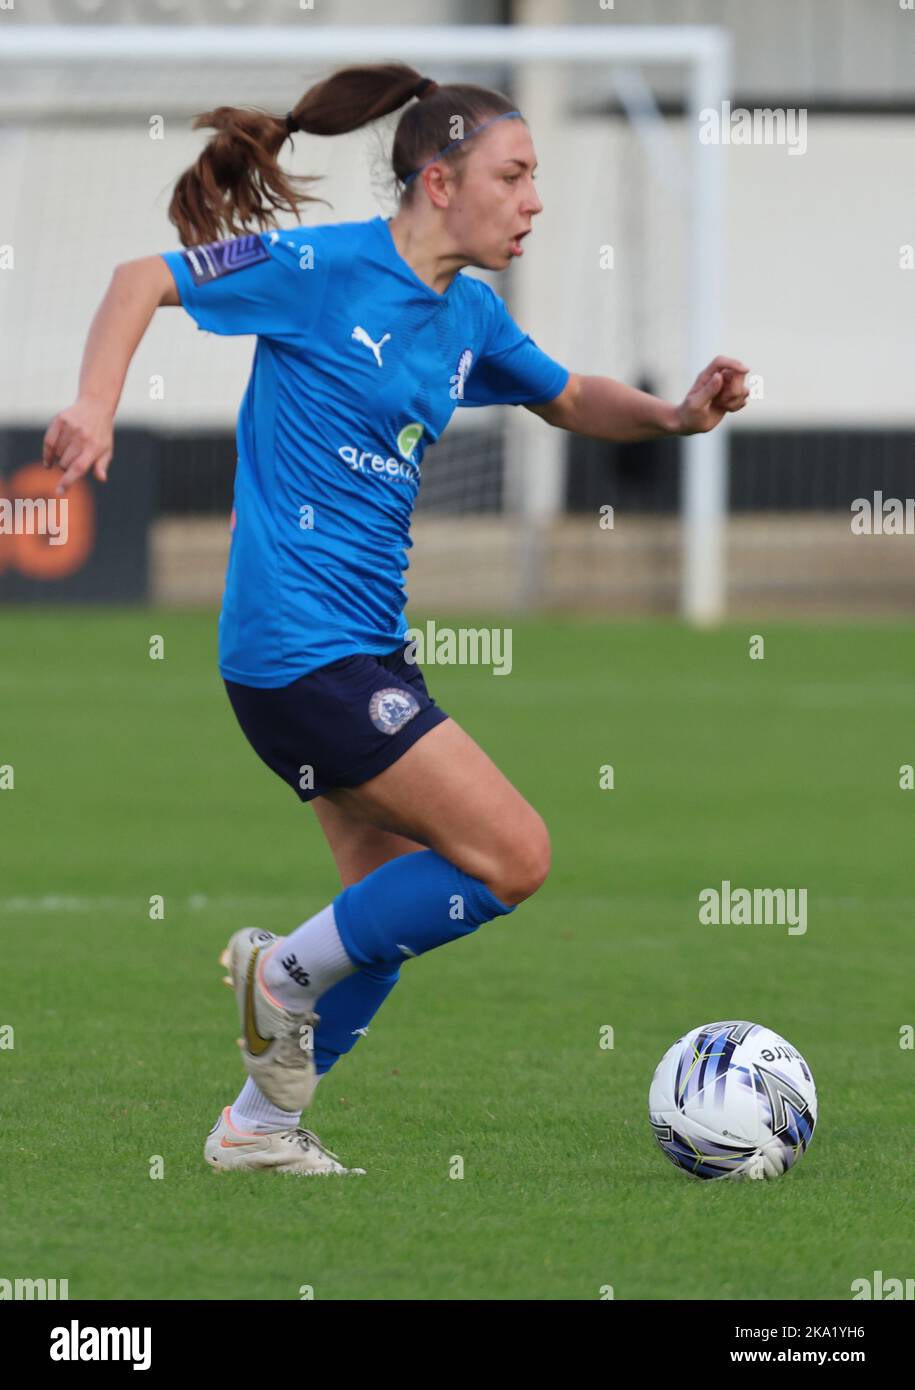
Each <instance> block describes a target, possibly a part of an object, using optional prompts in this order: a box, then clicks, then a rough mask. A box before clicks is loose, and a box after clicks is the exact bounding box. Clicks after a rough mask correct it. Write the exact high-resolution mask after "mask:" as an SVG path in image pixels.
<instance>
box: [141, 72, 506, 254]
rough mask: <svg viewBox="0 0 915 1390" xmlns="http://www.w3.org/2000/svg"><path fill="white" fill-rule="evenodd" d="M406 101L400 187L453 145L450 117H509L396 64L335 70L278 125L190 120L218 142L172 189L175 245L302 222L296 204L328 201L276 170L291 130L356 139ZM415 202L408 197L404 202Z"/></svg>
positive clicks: (221, 114)
mask: <svg viewBox="0 0 915 1390" xmlns="http://www.w3.org/2000/svg"><path fill="white" fill-rule="evenodd" d="M414 96H416V97H419V98H420V100H419V101H417V102H414V104H413V105H412V106H411V107H410V108H409V109H408V110H407V111H405V112H404V114H403V116H402V117H401V119H400V121H399V123H398V126H397V132H396V134H395V137H394V146H393V151H392V166H393V173H394V177H395V179H396V180H397V182H398V183H399V184H400V185H401V186H403V185H405V183H406V181H407V179H408V178H409V176H410V174H411V173H415V172H416V171H417V170H418V168H419V166H420V164H421V163H422V160H423V159H424V158H425V159H428V158H429V156H431V155H434V154H435V153H436V151H437V150H441V149H443V148H444V147H445V146H447V145H448V144H449V141H451V143H452V144H453V143H454V141H453V135H452V131H453V121H454V118H455V117H459V118H460V119H461V120H462V121H463V122H464V123H471V124H475V123H477V122H478V121H480V120H482V119H484V118H486V117H488V116H492V115H498V114H505V113H506V112H508V111H509V110H510V109H511V102H510V101H509V100H508V98H507V97H505V96H503V95H502V93H500V92H491V91H489V90H488V89H487V88H485V87H476V86H472V85H469V84H462V85H454V86H447V87H440V86H439V85H438V83H436V82H434V81H433V80H432V79H431V78H428V77H423V76H422V74H421V73H419V72H417V71H416V70H415V69H414V68H411V67H408V66H407V65H406V64H404V63H373V64H369V65H365V66H361V67H355V66H354V67H346V68H340V69H339V70H338V71H337V72H334V73H332V74H331V75H330V77H326V78H324V79H323V81H321V82H317V83H316V84H315V85H314V86H313V87H310V88H309V89H308V91H307V92H306V93H305V94H304V96H303V97H302V98H301V100H300V101H299V102H298V104H297V105H296V106H294V107H293V109H292V110H291V111H289V112H287V114H286V115H285V116H273V115H270V114H269V113H268V112H266V111H258V110H254V109H251V108H245V107H239V106H218V107H216V108H215V110H213V111H207V112H204V114H203V115H200V116H198V117H197V118H196V119H195V121H194V126H193V128H194V130H200V129H210V130H215V131H216V134H215V135H214V136H212V137H211V138H210V139H209V140H208V142H207V144H206V146H205V147H204V149H203V150H202V151H201V153H200V155H199V156H198V158H197V160H196V162H195V163H194V164H193V165H191V167H190V168H189V169H186V170H185V172H184V173H183V174H182V175H181V177H180V178H179V179H178V181H177V183H176V184H175V188H174V191H173V193H172V198H171V202H170V203H169V207H168V216H169V221H171V222H172V223H173V224H174V226H175V227H177V229H178V235H179V237H180V239H181V244H182V245H183V246H199V245H202V244H205V243H207V242H211V241H220V240H223V239H225V238H228V237H234V236H241V235H244V234H245V233H246V232H251V231H253V230H255V229H257V230H260V231H263V230H265V229H267V228H270V227H274V226H276V225H277V224H276V214H277V213H278V212H288V213H289V214H290V215H291V216H292V217H293V218H295V219H296V221H301V216H300V211H299V210H300V208H301V207H302V206H303V205H304V204H306V203H319V202H320V203H327V199H326V198H318V197H315V196H313V195H312V194H310V193H308V192H307V188H308V187H309V186H310V185H311V184H313V183H317V182H318V181H319V179H320V177H321V176H320V175H314V174H308V175H294V174H287V173H286V172H285V170H284V169H282V168H281V167H280V164H279V162H278V161H279V153H280V150H281V149H282V147H283V145H284V144H285V142H286V140H288V139H290V138H291V136H292V134H293V133H294V132H295V131H297V130H301V131H305V132H306V133H307V134H309V135H343V134H345V133H346V132H347V131H351V130H359V129H360V128H361V127H362V126H365V125H369V124H370V123H371V122H372V121H376V120H378V119H379V118H380V117H382V116H386V115H389V114H390V113H391V112H392V111H397V110H398V109H399V108H400V107H401V106H404V105H405V104H406V103H407V102H408V101H410V99H411V98H412V97H414ZM468 128H469V126H468ZM458 143H459V142H458ZM462 154H463V150H462V149H460V148H458V149H457V150H455V152H454V153H451V154H449V155H448V158H449V160H450V161H451V162H454V163H457V162H458V161H459V159H460V157H461V156H462ZM413 182H414V183H415V182H416V180H414V181H413ZM414 196H415V191H414V189H413V188H412V187H411V188H410V189H408V190H407V193H406V194H405V197H407V198H408V199H409V198H412V197H414ZM327 206H330V204H329V203H327Z"/></svg>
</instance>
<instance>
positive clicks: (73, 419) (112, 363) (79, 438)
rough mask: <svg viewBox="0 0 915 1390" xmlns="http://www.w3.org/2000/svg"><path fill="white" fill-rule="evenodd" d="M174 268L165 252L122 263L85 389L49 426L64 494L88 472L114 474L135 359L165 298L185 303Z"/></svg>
mask: <svg viewBox="0 0 915 1390" xmlns="http://www.w3.org/2000/svg"><path fill="white" fill-rule="evenodd" d="M180 302H181V300H180V298H179V296H178V290H177V287H176V285H175V281H174V278H173V277H172V273H171V271H170V270H169V268H168V266H167V265H166V263H165V261H164V260H163V259H162V257H161V256H142V257H141V258H140V259H139V260H136V261H124V262H123V263H122V264H121V265H119V266H116V267H115V270H114V272H113V274H112V276H111V283H110V285H109V286H108V289H107V291H106V292H105V297H104V299H103V300H102V302H101V304H100V305H99V307H98V309H97V311H96V314H95V318H94V319H93V320H92V324H91V326H90V328H89V336H88V337H87V339H86V347H85V350H84V352H83V361H82V366H81V368H80V374H79V394H78V396H77V398H76V400H75V401H74V402H73V404H72V405H70V406H67V408H66V410H62V411H60V413H59V414H58V415H55V417H54V419H53V420H52V421H51V423H50V425H49V426H48V428H47V430H46V432H45V437H44V446H43V449H42V462H43V463H44V466H45V468H51V467H52V466H56V467H57V468H59V469H60V470H61V479H60V482H59V483H58V485H57V488H56V489H55V491H56V493H57V495H58V496H61V495H62V494H63V493H64V492H66V490H67V488H68V487H69V486H70V485H71V484H72V483H75V482H76V481H77V479H78V478H82V477H83V476H84V475H85V474H87V473H90V472H91V473H93V474H94V475H95V477H96V478H97V479H98V480H99V482H101V483H103V482H104V481H105V479H106V478H107V476H108V465H109V463H110V462H111V455H112V452H113V439H114V416H115V411H116V410H117V407H118V401H119V400H120V399H121V391H122V390H123V389H124V378H125V377H126V375H127V368H128V367H129V366H130V360H131V358H132V357H133V355H134V353H135V352H136V350H137V346H138V344H139V342H140V339H141V338H142V337H143V334H144V333H145V332H146V330H147V328H148V327H149V324H150V320H151V319H152V316H153V314H154V313H155V311H156V309H158V307H159V305H160V304H180Z"/></svg>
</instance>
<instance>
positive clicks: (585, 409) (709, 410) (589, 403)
mask: <svg viewBox="0 0 915 1390" xmlns="http://www.w3.org/2000/svg"><path fill="white" fill-rule="evenodd" d="M749 370H750V369H749V367H747V366H745V365H744V363H743V362H739V361H738V360H737V359H736V358H734V357H716V358H715V360H714V362H710V363H709V365H708V366H707V367H706V368H705V371H703V372H700V373H699V375H698V377H697V378H696V380H695V382H694V383H693V385H692V387H691V388H690V390H689V392H688V393H687V395H686V398H685V399H684V400H683V402H682V403H681V404H680V405H673V404H671V403H670V402H669V401H663V400H661V399H660V398H659V397H658V396H652V395H649V393H648V392H647V391H638V390H636V388H635V387H634V386H627V385H626V384H625V382H622V381H615V380H614V379H613V378H612V377H609V376H579V375H578V374H577V373H575V372H573V373H572V374H571V376H570V377H569V379H568V381H567V382H566V385H565V387H564V388H563V390H562V391H561V392H560V393H559V395H558V396H556V397H555V399H553V400H551V401H547V402H546V403H545V404H542V405H529V406H528V407H527V409H528V410H532V411H533V412H534V414H535V415H539V416H540V417H541V418H542V419H544V420H546V421H547V423H548V424H551V425H556V426H557V427H558V428H559V429H564V430H571V431H572V432H573V433H574V434H583V435H587V436H588V437H589V438H591V439H610V440H616V441H618V442H619V443H623V444H628V443H636V442H638V441H639V440H642V439H661V438H663V437H664V436H666V435H673V434H704V433H706V432H707V431H708V430H712V429H714V428H715V426H716V425H717V424H718V423H719V422H720V421H721V420H722V419H723V418H724V416H725V415H726V414H732V413H733V412H734V411H737V410H742V409H743V407H744V406H745V405H746V403H747V394H748V393H747V388H746V373H747V372H748V371H749Z"/></svg>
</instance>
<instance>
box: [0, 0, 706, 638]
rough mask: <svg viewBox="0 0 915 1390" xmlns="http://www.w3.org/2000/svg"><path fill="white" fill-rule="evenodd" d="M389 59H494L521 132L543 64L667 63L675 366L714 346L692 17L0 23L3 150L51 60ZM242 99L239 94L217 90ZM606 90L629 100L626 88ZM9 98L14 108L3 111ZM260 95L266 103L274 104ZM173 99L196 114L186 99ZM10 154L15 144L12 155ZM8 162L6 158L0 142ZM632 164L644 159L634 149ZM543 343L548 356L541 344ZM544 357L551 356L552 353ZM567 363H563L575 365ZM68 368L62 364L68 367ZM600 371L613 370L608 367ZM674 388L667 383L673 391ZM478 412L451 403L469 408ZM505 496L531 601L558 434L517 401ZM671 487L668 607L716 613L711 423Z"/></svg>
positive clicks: (700, 361)
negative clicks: (684, 212)
mask: <svg viewBox="0 0 915 1390" xmlns="http://www.w3.org/2000/svg"><path fill="white" fill-rule="evenodd" d="M392 55H393V56H396V57H397V58H398V59H401V60H403V61H405V62H409V63H411V64H413V65H414V66H417V67H425V66H427V65H431V64H435V63H439V64H440V65H443V64H447V65H449V66H451V67H453V66H454V65H455V64H480V65H484V66H485V65H488V66H490V67H491V66H492V65H494V64H504V65H506V66H507V67H510V68H511V69H512V70H514V71H515V72H516V74H517V76H516V86H517V91H518V100H519V106H520V109H521V110H522V111H524V112H525V114H526V115H527V116H528V118H529V119H530V121H531V125H532V129H533V131H534V134H535V138H536V136H537V133H538V128H539V127H538V121H539V120H540V119H541V118H542V119H547V120H548V119H549V111H550V101H551V100H554V99H555V95H554V96H553V97H552V98H551V97H550V96H549V95H548V94H545V93H544V92H543V90H542V87H541V86H540V85H538V82H537V80H536V75H537V73H538V72H539V71H541V70H542V67H543V65H544V64H556V63H563V64H580V65H582V66H584V67H587V68H589V69H592V70H593V69H595V68H596V69H598V70H606V71H607V72H608V73H610V74H612V73H613V72H614V71H615V70H619V71H624V70H630V71H631V70H634V69H636V70H638V69H641V67H642V66H643V65H646V66H650V67H651V68H652V69H656V68H661V69H664V70H670V69H676V70H677V71H678V72H679V73H680V74H682V78H683V82H684V97H685V101H684V106H685V113H686V115H685V120H686V128H687V132H688V139H687V151H688V154H687V158H688V168H687V169H686V170H685V186H686V188H687V190H688V202H689V208H688V229H689V230H688V242H689V246H688V260H687V265H688V271H687V284H686V310H685V312H686V319H687V326H686V343H687V358H688V362H685V363H684V371H685V372H686V373H692V375H691V376H690V377H689V381H691V380H692V376H694V375H695V374H696V372H698V371H699V370H700V369H701V367H703V366H704V365H705V364H706V363H707V362H708V361H709V360H710V359H711V358H712V357H713V356H714V355H715V354H716V353H717V352H719V351H722V350H723V348H724V347H725V346H726V345H725V344H724V343H723V340H722V328H723V278H724V270H723V254H722V252H723V237H722V223H723V215H724V153H723V151H722V149H721V147H720V146H718V145H714V144H703V143H702V141H701V140H700V138H699V131H700V125H701V121H700V117H701V113H702V112H703V111H704V110H707V109H710V108H711V109H714V110H719V111H720V109H721V104H722V102H723V101H724V99H725V98H726V97H727V96H728V90H729V65H730V58H729V39H728V35H727V33H726V32H725V31H724V30H723V29H719V28H714V27H704V26H690V25H682V26H679V25H678V26H650V27H649V26H640V25H634V26H625V25H618V24H616V23H612V24H607V25H606V26H605V25H589V24H582V25H577V24H573V25H538V24H530V25H527V24H520V25H513V26H503V25H457V26H449V25H438V26H413V25H405V26H396V27H394V28H390V27H385V26H362V25H352V26H350V25H315V26H311V27H306V26H302V27H294V26H265V25H256V26H251V27H246V26H225V27H220V26H213V27H209V26H193V25H188V26H184V25H182V26H169V25H151V26H144V25H128V24H125V25H116V26H115V25H109V26H97V25H77V26H64V25H27V24H20V25H16V26H8V27H2V28H0V88H3V87H4V86H6V88H7V96H6V98H2V97H0V118H2V120H3V123H4V126H5V127H6V132H7V134H6V138H7V139H9V138H10V127H11V126H12V131H13V134H12V139H13V143H14V144H15V127H16V124H17V121H18V120H23V121H26V120H28V119H29V115H30V112H31V115H32V116H33V117H34V116H35V115H36V114H37V115H39V116H46V115H47V113H48V111H50V110H53V108H54V106H55V103H57V102H60V101H61V100H63V97H62V95H61V93H59V92H58V91H57V90H56V88H55V86H54V84H53V82H52V81H51V80H50V79H51V75H52V74H53V73H54V71H55V69H60V68H61V67H65V68H66V69H67V70H69V71H71V72H73V71H79V70H81V71H83V72H84V73H87V74H88V72H89V71H90V69H91V70H93V71H96V70H98V68H99V66H100V65H108V66H109V67H110V66H116V65H118V64H121V65H125V66H129V68H130V69H132V70H136V71H139V72H142V71H143V70H144V68H148V67H149V66H156V65H158V67H159V68H165V69H167V71H168V72H169V80H170V81H171V82H172V84H178V83H180V82H181V80H182V73H185V74H187V73H188V72H189V71H190V72H194V71H197V72H199V71H201V70H207V69H209V68H210V67H212V65H214V64H216V65H218V66H219V68H220V70H222V69H229V70H234V71H236V72H238V73H241V72H242V71H243V70H244V69H246V68H249V67H250V66H251V65H252V64H258V63H260V64H272V63H274V62H276V63H278V64H279V63H281V64H283V65H285V68H284V70H286V71H288V69H289V65H290V64H294V65H297V67H298V69H299V71H302V70H307V71H308V72H309V73H313V72H315V70H316V69H319V68H324V67H326V66H329V65H331V64H337V63H345V62H358V61H379V60H382V59H390V58H391V57H392ZM24 72H32V73H38V74H43V75H44V76H45V78H46V80H44V81H40V82H39V83H38V86H37V87H36V88H35V89H34V90H32V89H30V88H28V86H27V85H21V76H22V74H23V73H24ZM13 75H17V77H18V79H19V81H20V87H19V92H20V93H21V95H14V96H10V86H9V81H8V79H10V78H11V77H12V76H13ZM94 99H95V96H94V93H93V92H92V91H91V90H84V91H83V92H82V94H81V100H80V103H79V105H80V108H81V109H82V110H85V111H86V112H90V111H91V108H92V104H93V100H94ZM223 99H224V100H226V101H227V102H229V103H230V104H231V103H235V102H237V103H238V104H244V100H245V98H244V97H243V96H241V95H239V94H238V88H235V89H234V90H232V91H229V92H227V93H226V94H225V97H224V98H223ZM621 99H622V100H623V102H624V105H625V104H626V101H627V100H629V101H631V100H633V96H632V91H631V90H630V92H629V95H628V98H627V95H626V93H625V92H622V93H621ZM14 103H16V104H14ZM274 104H275V103H274ZM184 105H185V106H190V107H191V109H202V105H203V102H202V101H201V100H200V99H199V98H198V95H197V93H196V92H190V93H187V94H186V97H185V99H184ZM20 154H21V151H20ZM11 157H12V159H13V160H14V161H15V158H16V153H15V151H13V154H12V156H11ZM646 158H647V155H646ZM512 274H513V277H514V279H513V284H512V302H511V307H512V312H513V314H514V316H515V317H516V318H517V319H518V321H519V322H520V323H521V324H522V326H525V319H526V312H525V310H526V305H528V304H529V303H530V302H532V301H533V297H534V290H535V288H536V281H537V277H538V276H542V275H543V274H544V271H543V267H542V266H538V263H537V257H536V256H535V255H534V256H532V255H530V254H529V255H528V256H527V257H524V258H521V259H520V260H519V261H518V262H517V263H516V264H515V265H514V266H513V270H512ZM543 346H544V347H545V349H546V350H547V351H550V343H549V342H548V341H544V343H543ZM555 355H557V356H558V355H559V354H558V353H556V354H555ZM567 365H569V366H570V367H572V368H573V370H574V369H575V368H576V364H575V362H574V361H571V362H568V363H567ZM74 370H75V364H74ZM607 374H608V375H614V374H615V373H614V372H613V370H612V367H608V368H607ZM689 381H683V382H681V385H682V387H683V389H685V388H686V386H687V385H688V384H689ZM476 413H477V412H470V411H468V412H456V414H458V415H460V414H467V415H470V414H476ZM506 428H507V439H506V450H505V458H506V477H505V489H504V492H505V497H506V498H507V500H508V503H509V506H511V507H513V508H514V509H515V512H516V514H517V516H518V517H519V521H520V536H521V544H520V552H519V563H518V566H517V586H516V601H517V602H518V603H519V604H520V605H521V606H531V605H532V604H533V603H535V602H536V598H537V591H538V581H539V577H540V575H541V574H542V560H543V556H542V553H541V546H542V542H543V537H544V535H545V529H546V527H547V526H548V524H549V522H550V520H551V519H552V518H555V517H556V516H558V515H559V513H560V512H561V511H562V508H563V485H562V459H563V449H564V443H565V441H564V438H563V436H562V434H561V432H560V431H554V430H550V429H549V428H548V427H546V426H544V425H543V424H542V423H541V422H540V421H537V420H535V419H534V417H532V416H531V415H530V412H527V411H524V410H520V409H519V410H514V411H509V412H508V421H507V426H506ZM682 457H683V465H682V468H683V472H682V480H681V512H680V528H681V545H680V557H681V560H680V563H681V577H680V608H681V611H682V613H683V615H684V616H685V617H686V619H687V620H688V621H690V622H693V623H696V624H709V623H714V622H716V621H717V620H719V619H720V618H721V616H722V615H723V613H724V611H725V596H726V573H725V555H724V537H725V523H726V514H727V496H726V478H727V474H726V460H727V438H726V431H725V430H724V429H721V428H719V429H717V430H715V431H713V432H711V433H710V434H706V435H695V436H692V437H689V438H687V439H685V440H684V441H683V455H682Z"/></svg>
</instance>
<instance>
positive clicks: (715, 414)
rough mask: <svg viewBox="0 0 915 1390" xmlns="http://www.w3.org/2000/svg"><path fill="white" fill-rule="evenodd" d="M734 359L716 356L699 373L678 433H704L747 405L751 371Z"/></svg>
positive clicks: (683, 409)
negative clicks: (748, 380)
mask: <svg viewBox="0 0 915 1390" xmlns="http://www.w3.org/2000/svg"><path fill="white" fill-rule="evenodd" d="M749 370H750V369H749V367H747V366H746V365H745V364H744V363H743V362H738V361H737V359H736V358H735V357H716V358H715V360H714V362H710V363H709V365H708V366H707V367H706V369H705V371H704V372H700V373H699V375H698V376H697V377H696V380H695V382H694V383H693V385H692V387H691V388H690V390H689V392H688V393H687V396H686V399H685V400H684V402H683V404H682V405H681V406H680V407H679V410H678V422H679V429H678V430H677V433H678V434H705V433H707V432H708V431H709V430H713V429H714V428H715V426H716V425H717V424H720V422H721V420H722V419H723V418H724V416H725V415H727V414H733V412H734V411H736V410H743V408H744V406H745V405H746V403H747V398H748V395H749V392H748V391H747V383H746V377H747V372H748V371H749Z"/></svg>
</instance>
